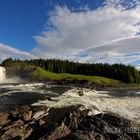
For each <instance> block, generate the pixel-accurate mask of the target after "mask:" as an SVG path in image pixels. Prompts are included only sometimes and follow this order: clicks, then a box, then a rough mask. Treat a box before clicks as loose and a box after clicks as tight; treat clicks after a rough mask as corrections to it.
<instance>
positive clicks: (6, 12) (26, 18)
mask: <svg viewBox="0 0 140 140" xmlns="http://www.w3.org/2000/svg"><path fill="white" fill-rule="evenodd" d="M0 7H1V8H0V19H1V21H0V42H3V43H5V44H8V45H12V46H14V47H15V48H18V49H21V50H25V51H29V50H31V49H32V47H34V46H35V40H34V39H33V38H32V36H33V35H35V34H39V33H40V32H41V30H42V29H43V26H44V24H45V22H46V12H47V11H46V8H45V6H44V1H43V0H0Z"/></svg>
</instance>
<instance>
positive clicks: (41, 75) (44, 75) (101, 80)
mask: <svg viewBox="0 0 140 140" xmlns="http://www.w3.org/2000/svg"><path fill="white" fill-rule="evenodd" d="M31 75H32V77H35V78H37V79H39V80H41V81H43V80H46V79H50V80H62V79H67V80H71V79H75V80H87V81H89V82H91V83H97V84H107V85H117V84H120V83H122V82H121V81H118V80H114V79H110V78H106V77H100V76H85V75H75V74H68V73H62V74H56V73H53V72H49V71H46V70H44V69H42V68H40V67H36V69H34V71H32V72H31Z"/></svg>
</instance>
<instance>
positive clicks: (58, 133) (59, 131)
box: [47, 123, 71, 140]
mask: <svg viewBox="0 0 140 140" xmlns="http://www.w3.org/2000/svg"><path fill="white" fill-rule="evenodd" d="M70 132H71V130H70V129H69V128H68V127H67V126H66V125H65V124H64V123H62V124H61V125H60V126H58V127H57V128H56V129H55V130H54V131H53V132H52V133H51V134H50V135H49V136H48V137H47V140H58V139H61V138H63V137H65V136H67V135H69V134H70Z"/></svg>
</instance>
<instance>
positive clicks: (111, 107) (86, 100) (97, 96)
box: [33, 89, 140, 123]
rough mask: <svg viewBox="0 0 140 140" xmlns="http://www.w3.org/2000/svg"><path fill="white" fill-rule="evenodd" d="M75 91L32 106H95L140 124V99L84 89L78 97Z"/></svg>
mask: <svg viewBox="0 0 140 140" xmlns="http://www.w3.org/2000/svg"><path fill="white" fill-rule="evenodd" d="M78 91H79V90H77V89H72V90H69V91H67V92H65V93H64V94H63V95H62V96H59V97H54V98H52V100H53V101H48V100H44V101H39V102H38V103H34V104H33V105H47V106H50V107H57V108H59V107H64V106H70V105H77V104H83V105H85V106H86V107H90V106H92V105H95V106H96V107H98V108H99V109H100V110H101V111H102V112H113V113H117V114H119V115H121V116H123V117H125V118H128V119H130V120H134V121H136V122H138V123H140V97H129V96H128V97H121V98H119V97H113V96H111V95H109V94H107V93H108V91H97V92H95V91H93V90H89V89H84V90H83V91H84V96H79V95H78Z"/></svg>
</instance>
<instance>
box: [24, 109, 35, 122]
mask: <svg viewBox="0 0 140 140" xmlns="http://www.w3.org/2000/svg"><path fill="white" fill-rule="evenodd" d="M32 113H33V112H32V111H31V110H27V111H24V112H23V114H22V119H23V120H24V121H30V120H31V119H32Z"/></svg>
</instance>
